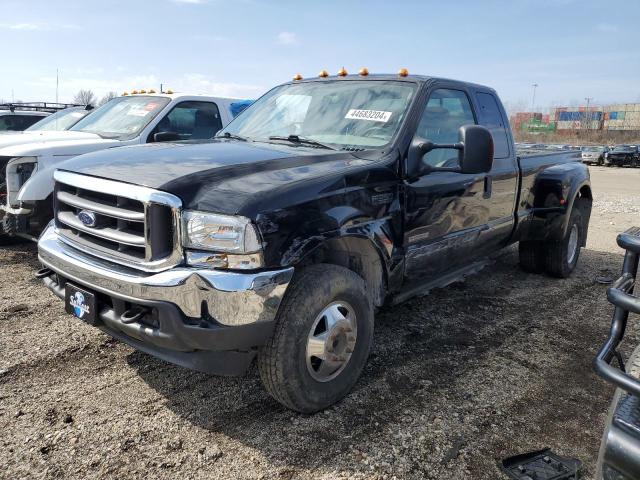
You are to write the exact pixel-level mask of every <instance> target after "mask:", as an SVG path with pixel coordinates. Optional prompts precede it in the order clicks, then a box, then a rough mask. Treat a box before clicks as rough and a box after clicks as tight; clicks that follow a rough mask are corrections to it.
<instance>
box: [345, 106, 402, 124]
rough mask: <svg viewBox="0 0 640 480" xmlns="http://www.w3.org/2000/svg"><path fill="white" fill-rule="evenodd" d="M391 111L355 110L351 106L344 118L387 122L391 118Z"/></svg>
mask: <svg viewBox="0 0 640 480" xmlns="http://www.w3.org/2000/svg"><path fill="white" fill-rule="evenodd" d="M391 113H392V112H383V111H382V110H356V109H354V108H352V109H351V110H349V111H348V112H347V114H346V115H345V116H344V118H350V119H353V120H370V121H372V122H382V123H387V122H388V121H389V119H390V118H391Z"/></svg>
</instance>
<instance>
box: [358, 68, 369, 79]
mask: <svg viewBox="0 0 640 480" xmlns="http://www.w3.org/2000/svg"><path fill="white" fill-rule="evenodd" d="M358 75H360V76H361V77H366V76H367V75H369V70H368V69H367V68H366V67H362V68H361V69H360V71H358Z"/></svg>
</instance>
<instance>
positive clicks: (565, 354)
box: [0, 167, 640, 480]
mask: <svg viewBox="0 0 640 480" xmlns="http://www.w3.org/2000/svg"><path fill="white" fill-rule="evenodd" d="M592 179H593V188H594V196H595V198H596V201H595V205H594V212H593V215H592V220H591V229H590V234H589V241H588V245H587V248H586V249H584V250H583V251H582V255H581V258H580V262H579V265H578V268H577V271H576V272H575V274H574V275H573V276H572V277H571V278H570V279H568V280H557V279H553V278H549V277H546V276H542V275H532V274H526V273H524V272H522V271H521V270H519V268H518V266H517V251H516V250H515V249H513V248H510V249H508V250H507V251H505V253H504V255H502V256H501V257H500V258H498V259H497V260H496V261H495V263H494V264H492V265H491V266H489V267H487V268H486V269H485V270H483V271H482V272H481V273H480V274H477V275H475V276H473V277H471V278H469V279H467V281H466V282H464V283H457V284H454V285H452V286H451V287H449V288H447V289H443V290H437V291H434V292H432V294H431V295H429V296H426V297H422V298H418V299H414V300H412V301H409V302H407V303H405V304H403V305H401V306H399V307H396V308H394V309H387V310H384V311H382V312H380V313H378V315H377V317H376V333H375V347H374V349H373V353H372V355H371V358H370V361H369V363H368V366H367V367H366V370H365V372H364V375H363V377H362V379H361V381H360V382H359V383H358V385H357V386H356V388H355V390H354V391H353V393H352V394H351V395H350V396H349V397H347V398H346V399H345V400H344V401H342V402H341V403H340V404H338V405H336V406H335V407H334V408H332V409H330V410H328V411H326V412H324V413H321V414H317V415H313V416H306V415H298V414H294V413H292V412H290V411H288V410H286V409H284V408H283V407H281V406H280V405H279V404H278V403H276V402H275V401H273V400H272V399H271V398H270V397H269V396H268V395H267V394H266V393H265V392H264V390H263V389H262V387H261V385H260V382H259V379H258V376H257V374H256V372H255V370H252V371H251V372H250V373H249V374H248V375H247V376H245V377H243V378H236V379H229V378H217V377H211V376H207V375H204V374H200V373H195V372H191V371H188V370H185V369H182V368H180V367H175V366H173V365H170V364H167V363H165V362H163V361H160V360H156V359H154V358H152V357H150V356H148V355H145V354H142V353H138V352H136V351H134V350H133V349H131V348H129V347H127V346H125V345H123V344H121V343H119V342H117V341H113V340H111V339H110V338H109V337H108V336H106V335H105V334H103V333H101V332H99V331H98V330H96V329H93V328H91V327H89V326H86V325H84V324H83V323H81V322H80V321H78V320H75V319H73V318H71V317H69V316H68V315H66V314H65V313H64V308H63V305H62V304H61V303H60V301H58V299H57V298H54V296H53V295H52V294H50V293H49V292H48V291H47V290H46V289H45V288H44V287H43V286H42V285H41V284H40V282H39V281H36V280H35V279H34V277H33V273H34V271H35V270H36V269H38V268H39V267H38V264H37V261H36V259H35V248H34V246H32V245H22V246H13V247H8V248H3V249H2V250H0V271H1V273H2V283H3V287H2V288H1V289H0V432H1V433H0V477H1V478H7V479H17V478H30V479H31V478H81V479H84V478H167V479H176V478H234V479H236V478H237V479H244V478H247V479H287V480H289V479H309V478H314V479H315V478H321V479H337V478H398V479H404V478H415V479H418V478H428V479H492V480H493V479H500V478H506V477H503V476H502V474H501V473H500V471H499V469H498V462H499V460H500V459H501V458H503V457H506V456H510V455H514V454H518V453H523V452H527V451H531V450H534V449H539V448H543V447H552V448H554V450H556V451H557V452H558V453H560V454H564V455H568V456H572V457H577V458H579V459H581V460H582V461H583V462H584V463H585V473H586V475H585V478H591V476H592V472H593V469H594V463H595V458H596V454H597V450H598V445H599V442H600V435H601V431H602V426H603V422H604V418H605V414H606V410H607V406H608V403H609V400H610V397H611V395H612V389H611V388H610V387H609V386H608V385H606V384H605V383H604V382H602V381H601V380H600V379H599V378H598V377H596V376H595V374H594V373H593V372H592V368H591V361H592V359H593V357H594V355H595V353H596V350H597V348H598V347H599V346H600V345H601V343H602V342H603V340H604V338H605V336H606V332H607V330H608V325H609V322H610V315H611V312H612V308H611V307H610V305H609V304H608V303H607V301H606V299H605V290H606V286H605V285H602V284H599V283H597V282H596V281H595V279H596V277H599V276H611V277H615V276H617V274H618V273H619V270H620V266H621V260H622V255H621V250H620V249H619V248H618V247H617V246H616V244H615V236H616V234H617V233H619V232H621V231H623V230H625V229H626V228H627V227H629V226H631V225H634V224H635V225H638V224H640V215H638V214H639V213H640V169H638V170H631V169H606V168H600V167H593V168H592ZM636 319H637V318H636ZM629 330H630V331H629V338H628V340H629V341H628V342H627V344H626V345H627V347H631V346H633V344H634V343H637V341H638V340H639V339H640V335H639V334H638V332H639V330H638V326H637V322H633V321H632V322H631V324H630V329H629Z"/></svg>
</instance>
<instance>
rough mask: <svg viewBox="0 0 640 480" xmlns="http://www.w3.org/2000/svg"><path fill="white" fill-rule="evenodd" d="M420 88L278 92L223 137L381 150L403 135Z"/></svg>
mask: <svg viewBox="0 0 640 480" xmlns="http://www.w3.org/2000/svg"><path fill="white" fill-rule="evenodd" d="M415 90H416V85H415V84H412V83H408V82H396V81H371V80H369V81H366V80H363V81H359V80H355V81H344V80H342V81H341V80H337V81H327V82H324V81H323V82H310V83H299V84H288V85H283V86H280V87H277V88H275V89H273V90H272V91H270V92H269V93H267V94H266V95H265V96H264V97H262V98H260V99H259V100H257V101H256V102H255V103H253V104H252V105H251V106H249V107H248V108H247V109H246V110H245V111H244V112H243V113H242V115H240V116H239V117H238V118H237V119H236V120H234V121H233V122H231V123H230V124H229V125H228V126H227V127H226V128H225V129H224V130H222V131H221V132H220V133H219V134H218V136H220V135H224V134H225V133H229V134H230V135H238V136H240V137H244V138H247V139H249V140H254V141H269V137H284V138H287V137H289V136H290V135H294V136H295V137H297V138H300V139H307V140H314V141H316V142H321V143H323V144H325V145H326V144H328V145H331V146H333V147H337V148H345V147H354V148H364V147H382V146H384V145H387V144H388V143H389V142H390V141H391V139H392V138H393V136H394V135H395V133H396V132H397V131H398V128H399V127H400V124H401V123H402V120H403V119H404V117H405V115H406V112H407V108H408V106H409V103H410V101H411V98H412V97H413V95H414V94H415Z"/></svg>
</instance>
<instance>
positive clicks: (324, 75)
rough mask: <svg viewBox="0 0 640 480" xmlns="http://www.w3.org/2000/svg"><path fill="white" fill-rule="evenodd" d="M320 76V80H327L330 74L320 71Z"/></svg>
mask: <svg viewBox="0 0 640 480" xmlns="http://www.w3.org/2000/svg"><path fill="white" fill-rule="evenodd" d="M318 76H319V77H320V78H327V77H328V76H329V72H327V71H326V70H320V73H319V74H318Z"/></svg>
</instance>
